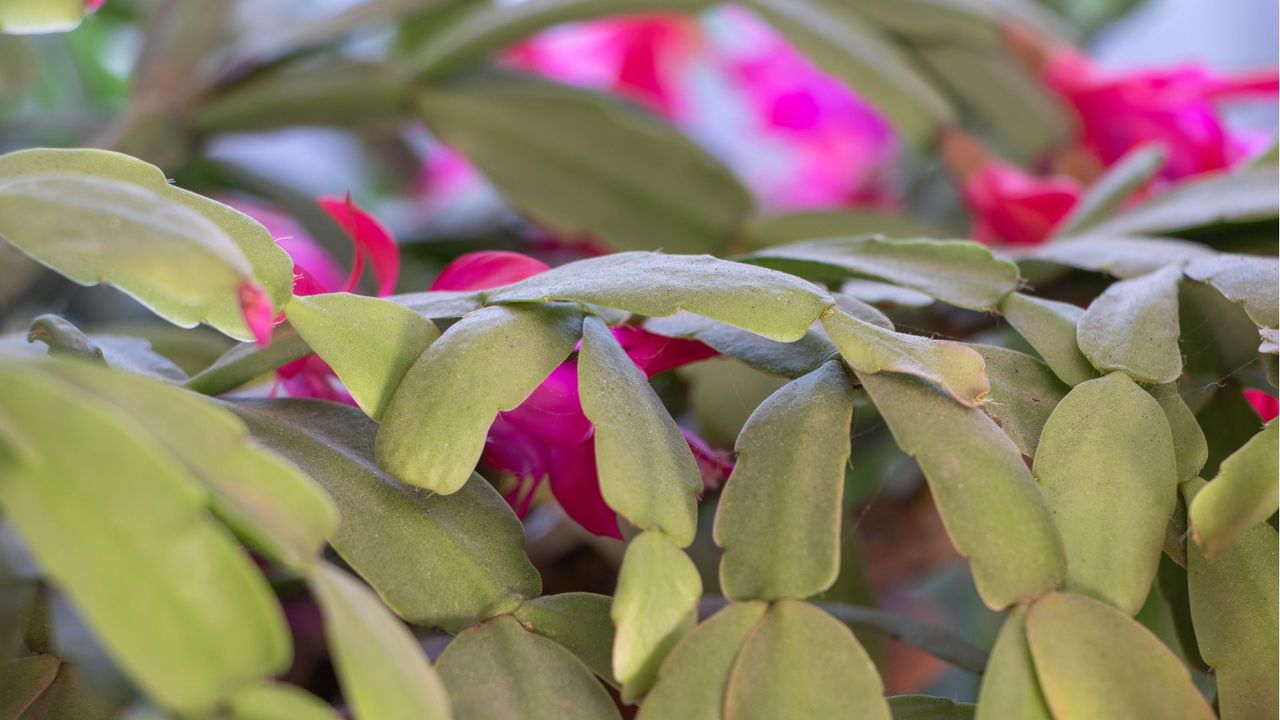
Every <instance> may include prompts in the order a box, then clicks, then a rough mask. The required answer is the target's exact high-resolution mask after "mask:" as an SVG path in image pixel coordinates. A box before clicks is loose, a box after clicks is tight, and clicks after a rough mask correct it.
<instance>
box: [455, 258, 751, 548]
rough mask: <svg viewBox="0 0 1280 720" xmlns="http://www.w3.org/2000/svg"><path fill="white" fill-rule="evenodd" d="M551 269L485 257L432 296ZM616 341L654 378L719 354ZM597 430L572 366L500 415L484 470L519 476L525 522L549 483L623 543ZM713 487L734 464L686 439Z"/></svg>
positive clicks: (623, 332) (583, 521)
mask: <svg viewBox="0 0 1280 720" xmlns="http://www.w3.org/2000/svg"><path fill="white" fill-rule="evenodd" d="M546 269H547V266H546V265H544V264H542V263H541V262H539V261H537V260H534V259H533V258H530V257H527V256H524V255H520V254H518V253H510V252H478V253H471V254H469V255H463V256H462V257H460V258H458V259H457V260H455V261H454V262H452V263H450V264H449V266H447V267H446V268H445V269H444V270H443V271H442V272H441V273H440V276H439V277H438V278H437V279H436V281H435V282H434V283H433V284H432V286H431V289H432V290H486V289H489V288H493V287H498V286H500V285H505V284H508V283H512V282H516V281H518V280H523V279H524V278H526V277H530V276H532V275H536V274H538V273H540V272H543V271H545V270H546ZM613 334H614V337H615V338H617V340H618V342H619V344H620V345H621V346H622V348H623V349H624V350H625V351H626V353H627V355H628V356H629V357H630V358H631V359H632V361H634V362H635V363H636V366H637V367H639V368H640V369H641V370H642V371H644V373H645V374H646V375H649V376H653V375H656V374H658V373H661V372H665V371H667V370H671V369H673V368H676V367H680V366H682V365H687V364H689V363H693V362H697V361H699V360H705V359H706V358H709V357H712V356H714V355H715V354H716V353H715V351H714V350H712V349H711V348H709V347H707V346H706V345H703V344H702V343H700V342H696V341H693V340H681V339H674V338H666V337H662V336H659V335H654V334H652V333H650V332H647V331H645V330H643V329H641V328H637V327H633V326H629V325H624V326H622V327H618V328H615V329H614V331H613ZM594 435H595V428H594V427H593V426H592V425H591V421H590V420H589V419H587V416H586V414H585V413H584V412H583V410H582V400H581V398H580V397H579V395H578V365H577V361H576V360H574V359H570V360H566V361H565V362H564V363H562V364H561V365H560V366H559V367H557V368H556V369H555V370H553V371H552V372H551V374H550V375H549V376H547V379H546V380H544V381H543V382H542V384H540V385H539V386H538V387H537V388H536V389H534V391H533V393H532V394H531V395H530V396H529V397H528V398H527V399H526V400H525V401H524V402H523V403H521V404H520V406H519V407H517V408H516V409H514V410H511V411H509V412H504V413H499V414H498V417H497V418H496V419H495V420H494V422H493V425H492V426H491V427H490V428H489V436H488V438H487V439H486V441H485V452H484V462H485V463H486V464H487V465H489V466H491V467H493V468H496V469H498V470H502V471H504V472H509V473H511V474H512V475H514V476H515V477H516V478H517V480H518V483H517V485H516V487H515V488H514V489H513V490H512V491H511V492H510V493H509V494H508V495H507V501H508V502H510V503H511V506H512V507H513V508H515V510H516V512H517V513H518V514H520V515H521V516H523V515H524V513H525V512H527V511H528V509H529V506H530V504H531V503H532V501H533V496H534V493H535V492H536V491H537V489H538V486H539V485H540V484H541V483H542V481H543V480H544V479H545V480H546V481H547V482H548V484H549V485H550V487H551V493H552V494H553V495H554V496H555V498H556V500H557V501H558V502H559V503H560V506H561V507H562V508H564V511H565V513H566V514H567V515H568V516H569V517H571V518H573V519H574V520H575V521H577V522H578V524H579V525H581V526H582V527H584V528H586V529H587V530H588V531H590V532H592V533H595V534H597V535H603V536H606V537H614V538H621V537H622V535H621V533H620V532H619V530H618V520H617V516H616V515H615V514H614V512H613V510H611V509H610V508H609V506H608V505H606V504H605V502H604V498H603V497H602V496H601V494H600V482H599V478H598V477H597V475H596V460H595V440H594ZM685 439H686V441H687V442H688V443H689V447H690V449H691V450H693V453H694V458H695V459H696V460H697V461H698V467H699V471H700V472H701V474H702V477H703V483H704V485H705V486H706V487H715V486H716V484H718V483H719V482H720V480H721V479H723V478H724V477H725V476H726V475H727V474H728V472H729V470H730V468H731V465H730V463H729V462H728V460H727V459H726V457H725V456H724V455H723V454H721V453H718V452H716V451H715V450H713V449H711V448H710V447H709V446H707V444H706V443H705V442H703V441H702V440H701V439H700V438H698V437H697V436H695V435H693V434H692V433H689V432H687V431H686V432H685Z"/></svg>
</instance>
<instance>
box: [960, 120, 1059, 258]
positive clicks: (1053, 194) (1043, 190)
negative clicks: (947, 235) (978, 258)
mask: <svg viewBox="0 0 1280 720" xmlns="http://www.w3.org/2000/svg"><path fill="white" fill-rule="evenodd" d="M941 147H942V155H943V158H944V160H945V161H946V163H947V166H948V168H949V169H950V171H951V173H952V175H953V176H954V177H955V178H956V180H957V182H959V183H960V191H961V195H962V197H963V198H964V202H965V204H966V205H968V207H969V212H970V214H971V215H972V216H973V231H972V235H973V238H974V239H975V240H977V241H978V242H982V243H987V244H994V243H1007V244H1010V245H1037V244H1039V243H1042V242H1044V241H1045V240H1046V239H1048V238H1049V236H1050V235H1051V234H1052V232H1053V229H1054V228H1055V227H1057V225H1058V223H1060V222H1062V219H1063V218H1064V217H1066V216H1067V214H1068V213H1069V212H1071V209H1072V208H1073V207H1075V204H1076V203H1077V202H1078V201H1079V200H1080V193H1081V190H1080V186H1079V185H1078V184H1077V183H1076V182H1075V181H1074V180H1072V179H1070V178H1068V177H1065V176H1054V177H1048V178H1041V177H1036V176H1034V175H1030V174H1028V173H1025V172H1023V171H1022V170H1019V169H1018V168H1016V167H1014V166H1013V165H1009V164H1008V163H1003V162H1000V161H999V160H997V159H995V158H993V157H992V156H991V155H990V154H989V153H988V152H987V150H986V148H984V147H983V146H982V145H981V144H979V143H978V142H976V141H975V140H973V139H972V138H970V137H968V136H966V135H963V134H961V133H950V134H949V135H948V136H946V137H945V138H944V139H943V142H942V146H941Z"/></svg>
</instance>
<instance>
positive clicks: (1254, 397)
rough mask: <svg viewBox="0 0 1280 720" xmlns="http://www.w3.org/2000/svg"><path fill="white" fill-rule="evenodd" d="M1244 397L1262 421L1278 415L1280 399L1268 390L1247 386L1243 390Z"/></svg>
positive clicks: (1266, 421) (1270, 419)
mask: <svg viewBox="0 0 1280 720" xmlns="http://www.w3.org/2000/svg"><path fill="white" fill-rule="evenodd" d="M1244 399H1245V400H1248V401H1249V404H1250V405H1252V406H1253V409H1254V412H1256V413H1258V417H1260V418H1262V422H1264V423H1268V422H1271V421H1272V420H1274V419H1275V418H1276V416H1277V415H1280V399H1277V398H1276V396H1275V395H1272V394H1271V393H1269V392H1266V391H1264V390H1255V389H1253V388H1248V389H1246V390H1245V391H1244Z"/></svg>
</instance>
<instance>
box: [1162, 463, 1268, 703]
mask: <svg viewBox="0 0 1280 720" xmlns="http://www.w3.org/2000/svg"><path fill="white" fill-rule="evenodd" d="M1274 478H1275V476H1274V474H1273V475H1272V479H1273V480H1274ZM1206 487H1208V486H1206V485H1205V484H1204V481H1202V480H1200V479H1198V478H1195V479H1192V480H1191V481H1189V482H1187V483H1185V484H1183V486H1182V492H1183V495H1184V496H1185V497H1186V500H1187V503H1188V504H1189V505H1191V506H1193V507H1194V506H1195V503H1196V499H1197V498H1198V497H1199V496H1198V495H1197V492H1199V493H1203V492H1204V488H1206ZM1278 567H1280V551H1278V550H1277V540H1276V531H1275V529H1274V528H1272V527H1271V526H1270V525H1268V524H1267V523H1265V522H1258V523H1254V524H1253V525H1251V526H1249V527H1248V528H1247V529H1246V530H1245V531H1244V532H1242V533H1241V535H1240V537H1239V539H1238V540H1237V541H1236V542H1235V543H1234V544H1232V545H1231V546H1230V547H1228V548H1226V549H1224V550H1223V551H1222V552H1220V553H1219V554H1218V555H1217V556H1216V557H1214V558H1213V559H1212V560H1210V559H1206V558H1205V556H1204V555H1203V554H1202V553H1201V552H1200V548H1199V547H1197V546H1196V544H1195V542H1193V541H1188V542H1187V591H1188V595H1189V598H1190V601H1191V619H1192V621H1193V623H1194V626H1195V634H1196V643H1197V645H1198V646H1199V648H1200V655H1201V657H1203V658H1204V661H1205V662H1206V663H1208V664H1209V665H1210V666H1212V667H1213V669H1214V674H1215V675H1216V677H1217V680H1218V708H1219V711H1220V712H1221V717H1222V720H1251V719H1253V718H1268V717H1270V716H1271V715H1273V714H1275V711H1276V707H1277V705H1280V693H1277V683H1276V677H1277V676H1278V675H1280V664H1278V663H1277V656H1278V655H1280V653H1278V652H1277V647H1276V644H1277V642H1276V639H1277V637H1280V617H1278V614H1280V610H1278V608H1280V598H1278V597H1277V591H1276V587H1277V585H1280V572H1278V571H1277V568H1278Z"/></svg>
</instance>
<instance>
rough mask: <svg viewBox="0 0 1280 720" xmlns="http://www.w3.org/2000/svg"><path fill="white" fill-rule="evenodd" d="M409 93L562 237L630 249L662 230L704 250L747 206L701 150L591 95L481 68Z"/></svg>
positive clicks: (444, 134) (670, 245)
mask: <svg viewBox="0 0 1280 720" xmlns="http://www.w3.org/2000/svg"><path fill="white" fill-rule="evenodd" d="M416 100H417V106H418V108H419V109H420V110H421V112H422V115H423V117H424V118H425V119H426V121H427V124H428V125H430V127H431V128H432V129H433V130H434V131H435V132H436V133H437V134H439V135H440V137H441V138H443V139H445V140H446V141H447V142H449V143H450V144H451V145H453V146H454V147H456V148H458V149H459V150H461V151H463V152H465V153H467V155H468V156H469V157H470V158H471V159H472V160H473V161H474V162H475V163H476V165H477V166H478V167H479V168H480V169H481V170H483V171H484V173H485V175H486V176H487V177H488V178H489V179H490V180H492V181H493V182H494V184H496V185H497V186H498V187H500V188H502V190H503V192H504V193H506V194H507V195H508V196H509V197H510V198H511V199H512V202H514V203H515V204H516V205H517V206H519V207H521V208H522V209H525V210H527V211H528V212H529V213H530V214H531V215H533V216H534V217H537V218H539V219H540V220H542V221H543V222H545V223H547V225H549V226H550V227H551V228H553V229H555V230H556V231H558V232H560V233H562V234H563V235H566V236H574V235H580V234H583V233H585V232H593V233H595V234H598V235H599V236H600V237H601V238H602V239H604V240H606V241H608V242H610V243H612V244H613V245H615V246H617V247H619V248H622V249H627V250H630V249H640V248H649V247H653V245H654V238H658V237H660V238H662V241H661V245H662V246H663V247H665V248H666V249H668V250H671V251H673V252H704V251H709V250H712V249H713V248H716V247H719V246H720V245H721V244H722V243H723V242H724V241H726V240H728V238H729V236H730V234H731V233H732V231H733V230H734V229H735V228H736V227H737V225H738V224H739V223H741V222H742V220H743V218H744V217H745V216H746V215H747V213H748V212H750V210H751V202H752V201H751V196H750V194H749V193H747V191H746V189H745V188H743V187H742V186H741V185H740V184H739V183H738V181H737V180H736V179H734V177H733V175H731V174H730V173H729V171H728V170H727V169H726V168H725V167H723V166H722V165H720V163H718V162H716V161H715V160H713V159H712V158H711V157H710V156H709V155H707V154H705V152H704V151H703V150H701V149H700V148H698V147H697V146H696V145H694V144H693V143H692V142H691V141H689V140H688V139H686V138H684V137H683V136H681V135H680V134H678V133H676V132H675V131H674V130H672V129H671V128H669V127H667V126H665V125H663V124H662V123H660V122H658V121H657V120H656V119H654V118H651V117H648V116H646V115H644V114H643V113H641V112H639V111H637V110H635V109H634V108H630V107H625V106H622V105H621V104H619V103H618V102H617V101H616V100H612V99H610V98H608V97H605V96H602V95H599V94H597V93H593V92H589V91H586V90H580V89H577V88H572V87H568V86H564V85H555V84H552V83H548V82H545V81H541V80H535V79H533V78H527V77H517V76H492V77H488V76H486V77H477V78H470V79H467V80H461V81H457V82H452V83H449V84H448V85H445V86H441V87H432V88H430V89H429V90H425V91H423V92H422V93H421V94H419V95H418V96H417V98H416ZM671 177H679V178H681V182H680V183H679V184H673V183H671V182H670V178H671ZM548 180H551V182H548Z"/></svg>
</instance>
